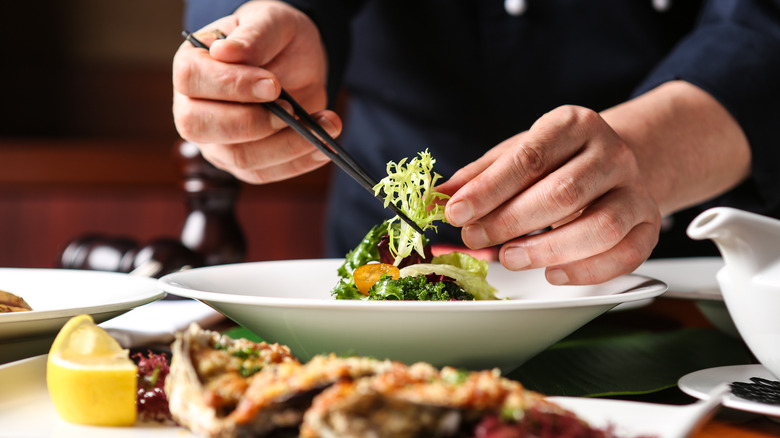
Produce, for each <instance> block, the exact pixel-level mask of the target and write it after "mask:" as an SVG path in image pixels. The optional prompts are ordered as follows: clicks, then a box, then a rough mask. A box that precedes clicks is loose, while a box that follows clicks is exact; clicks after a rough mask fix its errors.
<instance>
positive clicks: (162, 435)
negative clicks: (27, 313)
mask: <svg viewBox="0 0 780 438" xmlns="http://www.w3.org/2000/svg"><path fill="white" fill-rule="evenodd" d="M0 382H3V384H2V385H0V424H2V427H0V437H13V438H104V437H109V436H110V437H112V438H114V437H116V438H133V437H140V438H195V435H193V434H192V433H190V432H189V431H187V430H186V429H183V428H181V427H176V426H169V425H162V424H150V423H146V424H136V426H134V427H95V426H80V425H75V424H70V423H67V422H65V421H63V420H62V419H61V418H59V416H58V415H57V413H56V412H55V410H54V406H53V405H52V404H51V399H50V398H49V392H48V390H47V389H46V356H37V357H34V358H30V359H25V360H23V361H18V362H14V363H10V364H6V365H3V366H0ZM551 399H552V400H553V401H555V402H556V403H560V404H561V405H562V406H563V407H565V408H567V409H570V410H571V411H573V412H574V413H576V414H577V415H580V416H581V417H582V418H583V419H585V420H587V421H589V422H590V423H591V424H592V425H594V426H596V427H605V426H608V425H612V426H614V427H615V430H616V431H620V432H630V434H627V435H625V436H637V433H640V434H642V435H646V436H654V437H657V438H666V437H667V435H665V434H663V433H662V431H661V432H659V430H660V429H659V428H661V427H662V426H660V425H659V423H660V422H659V421H658V418H659V417H658V416H656V415H654V412H655V411H654V410H653V406H650V405H648V404H644V403H632V402H621V401H614V400H598V399H580V398H572V397H552V398H551ZM661 418H665V417H661Z"/></svg>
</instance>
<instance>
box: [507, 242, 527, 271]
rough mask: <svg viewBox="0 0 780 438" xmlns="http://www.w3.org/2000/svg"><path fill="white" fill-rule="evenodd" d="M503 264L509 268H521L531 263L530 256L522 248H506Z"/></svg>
mask: <svg viewBox="0 0 780 438" xmlns="http://www.w3.org/2000/svg"><path fill="white" fill-rule="evenodd" d="M504 265H506V267H507V268H509V269H522V268H525V267H526V266H530V265H531V257H530V256H529V255H528V251H526V250H525V249H523V248H520V247H517V246H515V247H511V248H507V249H505V250H504Z"/></svg>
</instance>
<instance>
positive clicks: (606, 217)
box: [593, 210, 627, 246]
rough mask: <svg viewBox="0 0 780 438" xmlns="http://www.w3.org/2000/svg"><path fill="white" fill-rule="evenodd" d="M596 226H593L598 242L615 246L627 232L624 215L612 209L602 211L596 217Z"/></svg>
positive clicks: (595, 238)
mask: <svg viewBox="0 0 780 438" xmlns="http://www.w3.org/2000/svg"><path fill="white" fill-rule="evenodd" d="M595 221H596V226H595V227H593V232H594V236H593V237H594V240H595V241H596V242H595V243H596V244H599V243H601V244H607V245H609V246H613V245H615V244H617V243H618V242H620V241H621V240H622V239H623V237H624V236H625V235H626V234H627V232H626V224H625V223H624V216H622V215H620V214H617V213H616V212H612V211H606V210H605V211H600V212H598V214H596V217H595Z"/></svg>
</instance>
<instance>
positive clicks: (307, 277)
mask: <svg viewBox="0 0 780 438" xmlns="http://www.w3.org/2000/svg"><path fill="white" fill-rule="evenodd" d="M342 263H343V260H340V259H322V260H289V261H273V262H256V263H242V264H234V265H223V266H213V267H207V268H197V269H190V270H187V271H182V272H177V273H174V274H169V275H167V276H165V277H163V278H162V279H160V285H161V287H162V288H163V289H165V290H166V291H167V292H169V293H172V294H175V295H180V296H183V297H188V298H194V299H197V300H201V301H203V302H205V303H207V304H208V305H210V306H212V307H214V308H215V309H217V310H219V311H220V312H222V313H223V314H225V315H226V316H227V317H229V318H230V319H232V320H234V321H235V322H237V323H239V324H241V325H243V326H244V327H246V328H248V329H249V330H251V331H252V332H254V333H256V334H257V335H259V336H260V337H262V338H263V339H265V340H267V341H269V342H279V343H281V344H285V345H288V346H289V347H290V348H291V349H292V351H293V353H294V354H295V355H296V356H297V357H298V358H299V359H301V360H303V361H306V360H308V359H309V358H311V357H312V356H313V355H315V354H320V353H337V354H357V355H360V356H370V357H376V358H381V359H384V358H390V359H394V360H399V361H403V362H407V363H411V362H417V361H424V362H429V363H432V364H433V365H436V366H444V365H450V366H457V367H463V368H470V369H485V368H495V367H499V368H501V369H502V370H504V371H510V370H512V369H514V368H516V367H517V366H519V365H520V364H522V363H523V362H524V361H526V360H528V359H529V358H531V357H532V356H534V355H536V354H537V353H539V352H541V351H542V350H544V349H546V348H547V347H549V346H550V345H552V344H554V343H555V342H557V341H559V340H560V339H562V338H564V337H565V336H567V335H568V334H570V333H571V332H573V331H574V330H576V329H578V328H580V327H581V326H583V325H584V324H585V323H587V322H589V321H591V320H592V319H593V318H595V317H597V316H599V315H600V314H602V313H604V312H606V311H608V310H609V309H611V308H612V307H614V306H616V305H618V304H621V303H627V302H634V301H639V300H646V299H648V298H652V297H655V296H658V295H660V294H661V293H663V291H664V290H665V289H666V285H665V284H664V283H662V282H660V281H658V280H654V279H650V278H647V277H643V276H637V275H626V276H622V277H619V278H616V279H614V280H611V281H608V282H606V283H602V284H599V285H592V286H552V285H550V284H549V283H548V282H547V281H546V280H545V277H544V271H543V270H531V271H523V272H512V271H509V270H507V269H506V268H504V267H503V266H501V265H500V264H499V263H492V264H491V265H490V268H489V270H488V281H489V282H490V284H492V285H493V286H494V287H495V288H496V289H497V290H498V293H497V295H498V296H499V297H501V298H504V299H500V300H490V301H467V302H465V301H456V302H453V301H450V302H421V301H362V300H336V299H334V298H333V297H332V296H331V295H330V291H331V289H332V288H333V286H334V285H335V284H336V283H337V281H338V276H337V269H338V267H339V266H340V265H341V264H342Z"/></svg>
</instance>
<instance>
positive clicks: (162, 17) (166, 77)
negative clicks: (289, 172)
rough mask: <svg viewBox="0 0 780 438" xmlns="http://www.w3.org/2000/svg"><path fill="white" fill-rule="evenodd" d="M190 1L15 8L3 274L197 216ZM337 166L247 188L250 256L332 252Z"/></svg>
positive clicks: (1, 234)
mask: <svg viewBox="0 0 780 438" xmlns="http://www.w3.org/2000/svg"><path fill="white" fill-rule="evenodd" d="M182 7H183V4H182V2H181V1H180V0H134V1H117V0H113V1H106V0H57V1H54V2H18V1H14V2H7V3H6V4H4V5H3V9H4V13H3V16H4V17H5V20H4V21H5V29H3V30H4V32H3V34H4V36H5V41H6V43H5V46H4V49H3V51H2V59H3V61H2V68H1V69H0V80H2V82H0V83H2V84H3V91H2V96H3V98H2V103H3V104H2V108H1V109H0V111H2V118H0V266H3V267H43V268H47V267H56V266H57V265H58V263H59V259H60V254H61V253H62V251H63V250H64V249H65V247H66V246H67V245H68V244H69V243H70V242H72V241H73V240H74V239H78V238H80V237H81V236H84V235H88V234H96V233H98V234H104V235H106V236H111V237H127V238H130V239H133V240H136V241H138V242H139V244H144V243H145V242H147V241H150V240H152V239H158V238H163V237H170V238H176V239H178V238H179V236H180V234H181V232H182V227H183V225H184V223H185V220H186V219H187V217H188V215H189V214H190V213H191V210H189V209H188V206H187V203H186V194H185V191H184V190H183V188H182V181H183V179H182V161H181V159H180V157H178V156H177V153H176V151H177V150H178V143H179V138H178V136H177V134H176V130H175V127H174V125H173V119H172V116H171V95H172V87H171V60H172V58H173V54H174V53H175V51H176V49H177V47H178V46H179V44H180V43H181V30H182V18H181V17H182ZM329 171H330V167H328V166H326V168H323V169H321V170H320V171H317V172H315V173H313V174H310V175H306V176H303V177H300V178H296V179H294V180H291V181H287V182H283V183H276V184H270V185H265V186H249V185H246V184H241V185H240V189H239V195H238V199H237V201H236V203H235V213H236V215H237V217H238V221H239V223H240V225H241V228H242V230H243V232H244V235H245V241H246V261H259V260H274V259H291V258H310V257H320V256H321V254H322V246H323V243H322V225H321V221H322V217H323V214H324V208H325V192H326V190H327V174H328V172H329Z"/></svg>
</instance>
